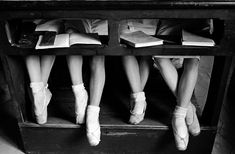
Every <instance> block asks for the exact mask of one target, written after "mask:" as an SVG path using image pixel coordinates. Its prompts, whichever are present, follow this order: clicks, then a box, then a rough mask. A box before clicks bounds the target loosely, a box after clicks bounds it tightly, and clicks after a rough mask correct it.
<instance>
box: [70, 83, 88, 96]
mask: <svg viewBox="0 0 235 154" xmlns="http://www.w3.org/2000/svg"><path fill="white" fill-rule="evenodd" d="M72 90H73V92H74V94H75V95H76V94H79V93H81V92H82V91H84V90H86V89H85V86H84V83H80V84H76V85H72Z"/></svg>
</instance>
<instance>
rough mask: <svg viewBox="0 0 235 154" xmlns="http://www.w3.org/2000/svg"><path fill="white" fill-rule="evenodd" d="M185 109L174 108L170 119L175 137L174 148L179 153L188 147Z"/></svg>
mask: <svg viewBox="0 0 235 154" xmlns="http://www.w3.org/2000/svg"><path fill="white" fill-rule="evenodd" d="M186 113H187V109H185V108H182V107H178V106H177V107H176V109H175V111H174V114H173V117H172V129H173V134H174V137H175V143H176V147H177V149H178V150H180V151H184V150H186V149H187V146H188V140H189V135H188V129H187V126H186V122H185V116H186Z"/></svg>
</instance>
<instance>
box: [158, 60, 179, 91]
mask: <svg viewBox="0 0 235 154" xmlns="http://www.w3.org/2000/svg"><path fill="white" fill-rule="evenodd" d="M155 62H157V65H158V69H159V71H160V73H161V75H162V77H163V79H164V80H165V82H166V84H167V85H168V87H169V88H170V90H171V91H172V93H173V94H174V95H175V96H176V94H177V84H178V72H177V70H176V68H175V67H174V65H173V64H172V63H171V60H170V59H169V58H155Z"/></svg>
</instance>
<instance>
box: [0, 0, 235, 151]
mask: <svg viewBox="0 0 235 154" xmlns="http://www.w3.org/2000/svg"><path fill="white" fill-rule="evenodd" d="M35 18H44V19H54V18H71V19H78V18H93V19H105V20H108V25H109V41H108V42H107V44H106V45H104V46H102V47H100V48H93V49H88V48H83V47H81V48H80V47H75V48H67V49H56V50H54V49H50V50H45V52H35V50H34V49H30V48H27V49H25V48H17V47H13V46H11V45H10V44H9V42H8V40H7V37H6V33H5V21H6V20H10V19H35ZM141 18H145V19H148V18H150V19H160V18H177V19H179V18H181V19H186V18H188V19H191V18H193V19H205V18H206V19H216V20H220V21H222V22H223V35H222V36H221V39H220V41H219V44H217V45H216V46H214V47H189V46H187V47H186V46H181V45H161V46H156V47H151V48H139V49H133V48H126V47H124V46H121V45H120V43H119V33H118V27H119V22H120V21H121V20H125V19H141ZM0 40H1V41H0V54H1V60H2V64H3V67H4V72H5V76H6V79H7V83H8V85H9V90H10V94H11V97H12V103H13V104H14V108H13V110H15V113H16V118H17V121H18V126H19V130H20V133H21V136H22V142H23V145H24V149H25V151H26V152H27V153H39V152H41V153H46V152H48V153H49V152H57V153H76V152H77V153H78V152H80V153H93V152H94V153H121V152H122V153H164V154H166V153H169V154H172V153H179V151H177V150H176V148H175V144H174V138H173V134H172V131H171V128H170V127H169V126H170V125H167V124H166V123H164V122H161V120H159V121H154V120H151V119H146V120H145V121H144V122H143V123H142V124H140V125H137V126H132V125H128V124H127V123H125V122H123V121H122V120H120V118H117V117H115V116H112V117H109V116H105V115H104V116H102V117H101V128H102V142H101V144H100V145H99V146H98V147H89V145H88V143H87V141H86V137H85V133H84V132H85V130H84V127H83V126H78V125H75V124H74V123H73V122H71V121H69V120H66V118H65V119H63V118H58V117H57V118H55V117H51V118H50V117H49V122H48V123H47V124H45V125H38V124H36V123H34V122H32V121H30V118H29V117H30V113H31V112H29V111H30V103H31V102H30V99H29V97H28V92H27V75H26V73H25V68H24V64H23V61H22V56H26V55H31V54H35V55H45V54H48V55H51V54H53V55H54V54H55V55H68V54H79V55H87V56H90V55H105V56H122V55H202V56H215V63H214V66H213V71H212V78H211V81H210V87H209V93H208V97H207V101H206V104H205V107H204V110H203V112H202V116H201V118H200V122H201V125H202V128H201V129H202V132H201V134H200V135H199V136H198V137H190V143H189V147H188V149H187V150H186V151H185V153H211V151H212V147H213V143H214V139H215V135H216V130H217V123H218V119H219V114H220V109H221V105H222V104H223V103H224V102H225V101H226V95H227V89H228V86H229V82H230V78H231V75H232V73H233V69H234V53H235V52H234V49H235V1H234V0H227V1H225V0H224V1H217V0H207V1H203V0H197V1H191V0H181V1H173V0H168V1H165V0H158V1H154V0H143V1H139V0H135V1H134V0H130V1H123V0H116V1H101V0H96V1H95V0H93V1H85V0H81V1H42V2H38V1H37V2H36V1H33V2H32V1H31V2H29V1H15V2H12V1H0ZM109 88H110V87H109ZM56 96H58V97H57V98H58V99H61V100H60V101H62V100H63V98H61V97H59V96H60V93H59V92H58V94H56ZM104 97H105V98H106V99H105V98H104V100H107V101H112V100H111V99H110V98H108V95H107V96H104ZM58 99H57V100H56V101H58ZM120 101H121V100H120ZM114 103H118V101H117V100H116V101H114V100H113V104H114Z"/></svg>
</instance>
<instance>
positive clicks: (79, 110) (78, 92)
mask: <svg viewBox="0 0 235 154" xmlns="http://www.w3.org/2000/svg"><path fill="white" fill-rule="evenodd" d="M72 89H73V92H74V95H75V116H76V124H83V123H85V113H86V108H87V101H88V94H87V91H86V89H85V87H84V85H83V84H79V85H75V86H72Z"/></svg>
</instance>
